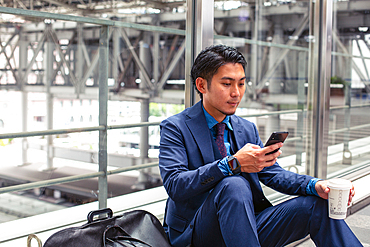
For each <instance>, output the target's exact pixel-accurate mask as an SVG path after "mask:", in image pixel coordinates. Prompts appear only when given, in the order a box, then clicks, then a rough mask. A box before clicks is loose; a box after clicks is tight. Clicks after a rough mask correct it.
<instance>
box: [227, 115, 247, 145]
mask: <svg viewBox="0 0 370 247" xmlns="http://www.w3.org/2000/svg"><path fill="white" fill-rule="evenodd" d="M230 122H231V126H232V127H233V130H234V131H233V134H234V137H235V139H233V138H230V140H231V141H234V140H235V142H236V143H231V146H232V147H234V148H236V150H234V152H237V151H238V150H239V149H241V148H242V147H243V146H244V145H245V144H246V143H245V136H243V129H242V128H241V125H240V124H239V120H238V118H237V117H235V115H232V116H230Z"/></svg>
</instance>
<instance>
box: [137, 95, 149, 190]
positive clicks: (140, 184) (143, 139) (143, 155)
mask: <svg viewBox="0 0 370 247" xmlns="http://www.w3.org/2000/svg"><path fill="white" fill-rule="evenodd" d="M140 103H141V107H140V117H141V122H148V121H149V99H142V100H140ZM139 147H140V160H141V164H145V163H148V160H149V157H148V152H149V127H141V128H140V145H139ZM150 173H151V169H150V168H148V169H141V170H140V174H139V178H138V181H137V183H136V184H135V185H134V187H135V188H136V189H142V190H143V189H145V188H146V185H147V184H148V183H150V175H151V174H150Z"/></svg>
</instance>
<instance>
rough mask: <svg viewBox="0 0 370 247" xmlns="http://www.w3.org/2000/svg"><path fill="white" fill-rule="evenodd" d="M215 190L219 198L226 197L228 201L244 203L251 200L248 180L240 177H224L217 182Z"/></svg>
mask: <svg viewBox="0 0 370 247" xmlns="http://www.w3.org/2000/svg"><path fill="white" fill-rule="evenodd" d="M215 190H217V191H218V195H219V196H224V195H225V196H226V197H227V198H228V199H232V200H234V201H235V200H236V201H244V200H245V199H248V200H253V197H252V191H251V187H250V184H249V182H248V180H246V179H245V178H244V177H242V176H230V177H226V178H224V179H223V180H221V181H220V182H219V184H218V185H217V186H216V188H215Z"/></svg>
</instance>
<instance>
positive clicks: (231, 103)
mask: <svg viewBox="0 0 370 247" xmlns="http://www.w3.org/2000/svg"><path fill="white" fill-rule="evenodd" d="M227 103H228V104H229V105H231V106H237V105H238V104H239V101H236V102H227Z"/></svg>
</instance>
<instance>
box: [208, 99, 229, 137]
mask: <svg viewBox="0 0 370 247" xmlns="http://www.w3.org/2000/svg"><path fill="white" fill-rule="evenodd" d="M202 109H203V112H204V115H205V117H206V121H207V125H208V128H209V129H212V128H213V127H214V126H215V125H216V124H218V122H217V120H216V119H215V118H214V117H212V116H211V115H210V114H209V113H208V112H207V111H206V110H205V109H204V107H203V105H202ZM222 123H225V124H226V126H227V128H228V129H229V130H231V131H232V130H233V127H232V126H231V124H230V116H226V117H225V119H224V120H222Z"/></svg>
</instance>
